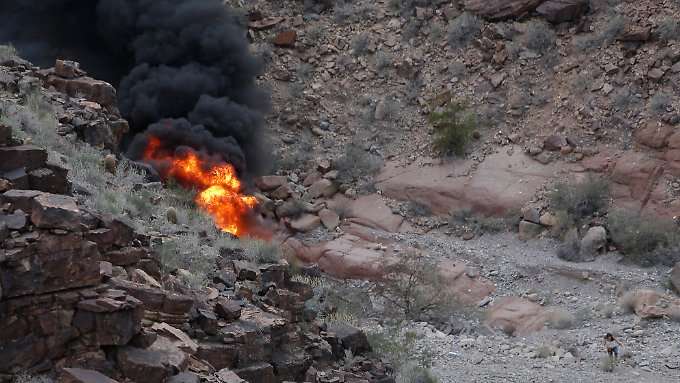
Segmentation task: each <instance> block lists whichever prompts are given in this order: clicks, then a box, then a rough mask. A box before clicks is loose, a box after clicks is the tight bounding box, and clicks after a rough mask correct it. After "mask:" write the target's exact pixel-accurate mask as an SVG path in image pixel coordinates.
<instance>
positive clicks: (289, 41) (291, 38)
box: [272, 30, 297, 48]
mask: <svg viewBox="0 0 680 383" xmlns="http://www.w3.org/2000/svg"><path fill="white" fill-rule="evenodd" d="M296 40H297V32H296V31H294V30H287V31H281V32H279V33H278V34H277V35H276V37H274V40H273V41H272V43H273V44H274V45H276V46H279V47H284V48H290V47H293V46H295V41H296Z"/></svg>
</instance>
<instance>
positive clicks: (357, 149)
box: [333, 143, 382, 184]
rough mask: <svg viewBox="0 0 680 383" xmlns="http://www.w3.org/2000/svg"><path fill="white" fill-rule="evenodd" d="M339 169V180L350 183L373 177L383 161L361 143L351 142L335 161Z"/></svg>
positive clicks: (336, 167)
mask: <svg viewBox="0 0 680 383" xmlns="http://www.w3.org/2000/svg"><path fill="white" fill-rule="evenodd" d="M333 164H334V165H335V169H336V170H337V171H338V178H337V181H338V182H340V183H341V184H343V183H344V184H350V183H354V182H358V181H361V180H362V179H363V180H365V181H366V180H369V179H372V177H373V176H374V175H375V174H376V173H377V172H378V170H380V167H381V166H382V161H381V160H380V158H378V157H377V156H375V155H373V154H371V153H369V152H368V151H366V150H364V149H362V148H361V146H360V145H359V144H356V143H351V144H349V145H347V146H346V147H345V153H344V154H343V155H342V156H340V158H338V159H337V160H335V161H334V162H333Z"/></svg>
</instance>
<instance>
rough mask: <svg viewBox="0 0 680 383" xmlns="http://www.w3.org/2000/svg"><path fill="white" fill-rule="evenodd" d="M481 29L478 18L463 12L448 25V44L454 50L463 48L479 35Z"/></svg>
mask: <svg viewBox="0 0 680 383" xmlns="http://www.w3.org/2000/svg"><path fill="white" fill-rule="evenodd" d="M481 28H482V21H481V20H480V19H479V17H477V16H475V15H473V14H471V13H467V12H465V13H463V14H462V15H460V16H458V17H456V18H455V19H453V21H451V23H449V31H448V40H449V44H450V45H451V46H452V47H454V48H465V47H466V46H467V45H468V44H469V43H470V42H471V41H472V40H474V39H475V38H476V37H477V36H478V35H479V33H480V31H481Z"/></svg>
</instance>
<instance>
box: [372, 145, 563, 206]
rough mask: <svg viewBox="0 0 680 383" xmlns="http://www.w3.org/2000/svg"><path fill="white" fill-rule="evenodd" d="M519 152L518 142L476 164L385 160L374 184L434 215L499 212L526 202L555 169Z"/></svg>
mask: <svg viewBox="0 0 680 383" xmlns="http://www.w3.org/2000/svg"><path fill="white" fill-rule="evenodd" d="M520 152H521V148H519V147H515V148H514V150H513V151H510V150H507V151H505V150H504V151H501V152H499V153H495V154H492V155H489V156H487V157H486V158H485V159H484V162H482V163H480V164H476V163H474V162H473V161H468V160H454V161H450V162H445V163H437V161H436V160H426V159H424V160H423V161H422V162H423V164H420V163H413V164H410V165H406V166H402V165H400V164H398V163H394V162H388V163H387V164H386V166H385V169H384V170H383V172H382V173H381V174H380V175H379V176H378V183H377V184H376V188H378V189H379V190H381V191H382V193H383V195H385V196H387V197H390V198H393V199H397V200H402V201H415V202H417V203H419V204H421V205H424V206H427V207H428V208H429V209H430V211H432V212H433V213H435V214H439V215H448V214H450V213H451V212H452V211H457V210H461V209H470V210H472V211H473V212H474V213H475V214H480V215H486V216H502V215H505V214H507V213H508V212H509V211H511V210H513V209H516V208H518V207H521V206H524V205H526V204H527V203H528V202H529V201H530V200H531V198H532V196H533V195H535V193H536V191H537V190H538V189H539V188H541V187H542V186H543V185H544V184H545V183H546V182H548V181H550V180H551V179H553V177H554V176H555V173H556V171H557V169H558V167H557V166H556V165H553V164H550V165H542V164H540V163H538V162H536V161H533V160H531V158H530V157H528V156H526V155H524V154H522V153H520ZM511 153H514V154H511ZM428 163H429V165H427V164H428Z"/></svg>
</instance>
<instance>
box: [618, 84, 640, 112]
mask: <svg viewBox="0 0 680 383" xmlns="http://www.w3.org/2000/svg"><path fill="white" fill-rule="evenodd" d="M637 103H638V98H637V97H636V96H635V94H633V92H632V91H631V90H630V89H628V88H627V87H626V88H620V89H619V90H617V91H616V92H615V93H614V96H613V97H612V106H614V108H616V109H617V110H619V111H627V110H628V109H630V108H631V107H633V106H635V105H636V104H637Z"/></svg>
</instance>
